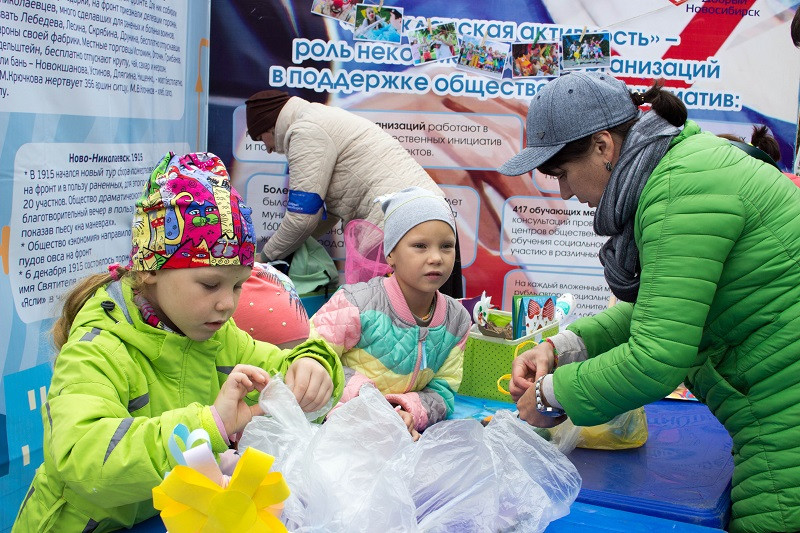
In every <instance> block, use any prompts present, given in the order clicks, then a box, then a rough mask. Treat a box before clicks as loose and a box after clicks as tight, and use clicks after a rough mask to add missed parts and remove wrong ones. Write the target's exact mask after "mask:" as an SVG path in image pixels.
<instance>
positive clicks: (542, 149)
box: [499, 72, 638, 176]
mask: <svg viewBox="0 0 800 533" xmlns="http://www.w3.org/2000/svg"><path fill="white" fill-rule="evenodd" d="M637 113H638V108H637V107H636V106H635V105H634V103H633V101H632V100H631V96H630V91H629V90H628V87H627V85H625V83H624V82H622V81H620V80H618V79H616V78H614V77H613V76H609V75H608V74H604V73H602V72H569V73H567V74H565V75H563V76H561V77H560V78H556V79H554V80H553V81H551V82H549V83H548V84H547V85H545V86H544V88H542V90H541V91H539V93H538V94H537V95H536V96H534V97H533V99H532V100H531V104H530V106H529V107H528V121H527V124H526V129H527V130H528V146H527V148H525V149H524V150H522V151H521V152H520V153H518V154H517V155H515V156H514V157H512V158H511V159H509V160H508V161H506V163H505V164H504V165H503V166H502V167H500V168H499V172H500V173H501V174H505V175H507V176H518V175H520V174H524V173H526V172H530V171H531V170H533V169H534V168H536V167H538V166H539V165H541V164H542V163H544V162H546V161H547V160H548V159H550V158H551V157H553V156H554V155H556V154H557V153H558V152H559V150H561V149H562V148H564V146H566V144H567V143H568V142H571V141H575V140H578V139H581V138H583V137H586V136H587V135H591V134H593V133H597V132H598V131H602V130H604V129H608V128H611V127H613V126H618V125H619V124H622V123H623V122H627V121H629V120H631V119H634V118H636V115H637Z"/></svg>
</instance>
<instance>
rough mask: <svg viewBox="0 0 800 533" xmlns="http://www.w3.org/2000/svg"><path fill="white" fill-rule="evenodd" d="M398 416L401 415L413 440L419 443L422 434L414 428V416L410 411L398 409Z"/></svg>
mask: <svg viewBox="0 0 800 533" xmlns="http://www.w3.org/2000/svg"><path fill="white" fill-rule="evenodd" d="M397 414H398V415H400V418H402V419H403V422H404V423H405V425H406V427H407V428H408V432H409V433H410V434H411V438H412V439H414V441H415V442H416V441H418V440H419V437H420V434H419V432H418V431H417V430H416V428H415V427H414V415H412V414H411V413H409V412H408V411H403V410H402V409H398V410H397Z"/></svg>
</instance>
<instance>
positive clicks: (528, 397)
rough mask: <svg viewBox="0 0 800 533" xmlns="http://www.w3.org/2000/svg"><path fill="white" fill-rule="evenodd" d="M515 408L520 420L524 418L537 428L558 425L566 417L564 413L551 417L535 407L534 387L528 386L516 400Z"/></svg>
mask: <svg viewBox="0 0 800 533" xmlns="http://www.w3.org/2000/svg"><path fill="white" fill-rule="evenodd" d="M517 409H518V410H519V418H520V420H524V421H525V422H527V423H528V424H530V425H532V426H535V427H537V428H551V427H553V426H557V425H559V424H560V423H561V422H563V421H565V420H566V419H567V416H566V415H562V416H558V417H552V416H546V415H543V414H542V413H540V412H539V410H538V409H536V390H535V387H530V388H528V390H527V391H525V394H523V395H522V397H521V398H520V399H519V400H517Z"/></svg>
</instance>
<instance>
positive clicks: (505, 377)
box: [497, 340, 538, 396]
mask: <svg viewBox="0 0 800 533" xmlns="http://www.w3.org/2000/svg"><path fill="white" fill-rule="evenodd" d="M526 344H533V345H534V346H536V345H537V344H538V343H537V342H536V341H535V340H527V341H525V342H521V343H519V344H517V347H516V348H514V359H516V358H517V355H518V354H519V350H520V348H522V347H523V346H525V345H526ZM503 381H511V374H503V375H502V376H500V377H499V378H498V380H497V390H499V391H500V392H502V393H503V394H505V395H506V396H511V393H510V392H508V389H506V388H505V387H503V385H501V383H502V382H503Z"/></svg>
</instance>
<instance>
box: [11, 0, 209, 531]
mask: <svg viewBox="0 0 800 533" xmlns="http://www.w3.org/2000/svg"><path fill="white" fill-rule="evenodd" d="M209 12H210V0H191V1H189V0H63V1H62V0H42V1H35V2H34V1H6V2H1V3H0V150H2V151H1V152H0V153H1V154H2V157H0V364H2V380H0V497H1V498H2V500H3V505H2V508H0V532H2V531H8V530H10V528H11V524H12V523H13V520H14V517H15V516H16V512H17V509H18V508H19V504H20V502H21V501H22V499H23V497H24V496H25V492H26V491H27V490H28V485H29V483H30V480H31V479H32V477H33V472H34V470H35V469H36V468H37V467H38V465H39V464H40V463H41V459H42V457H41V454H42V452H41V447H42V418H41V407H42V405H43V403H44V401H45V399H46V397H47V387H48V386H49V384H50V376H51V375H52V370H51V368H52V361H53V359H54V355H55V354H54V350H53V345H52V340H51V336H50V328H51V327H52V325H53V322H54V319H55V317H56V316H57V315H58V314H59V313H60V299H61V297H62V296H63V294H64V293H65V292H66V291H67V290H68V289H69V288H70V287H71V286H72V285H73V284H74V283H75V282H76V281H77V280H79V279H81V278H83V277H85V276H88V275H90V274H94V273H97V272H103V271H105V270H106V269H107V267H108V265H109V264H110V263H114V262H120V263H126V262H127V255H128V253H129V251H130V250H129V248H130V235H131V222H132V213H133V205H134V202H135V201H136V198H138V196H139V195H140V194H141V190H142V185H143V183H144V180H145V179H146V178H147V177H149V175H150V172H151V170H152V169H153V167H154V166H155V165H156V164H157V163H158V161H160V160H161V158H162V157H163V156H164V154H165V153H166V152H168V151H170V150H171V151H174V152H179V153H185V152H188V151H192V150H205V149H206V143H207V129H208V128H207V112H208V63H209V43H210V19H209Z"/></svg>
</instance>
